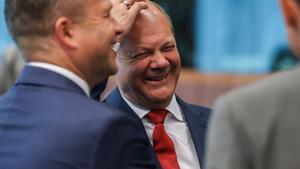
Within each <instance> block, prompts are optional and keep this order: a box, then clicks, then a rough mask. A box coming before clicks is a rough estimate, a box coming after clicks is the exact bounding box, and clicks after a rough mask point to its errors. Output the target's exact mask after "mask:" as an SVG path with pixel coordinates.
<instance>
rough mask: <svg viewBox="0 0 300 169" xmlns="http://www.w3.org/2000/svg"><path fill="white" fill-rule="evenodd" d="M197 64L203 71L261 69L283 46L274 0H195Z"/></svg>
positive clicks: (284, 41) (284, 38)
mask: <svg viewBox="0 0 300 169" xmlns="http://www.w3.org/2000/svg"><path fill="white" fill-rule="evenodd" d="M197 9H198V10H197V12H196V17H195V19H196V22H195V23H196V29H195V30H196V31H195V33H196V56H195V61H196V65H197V68H198V69H199V70H201V71H205V72H231V73H232V72H233V73H264V72H268V71H269V69H270V64H271V63H272V60H273V57H274V54H275V53H276V51H277V50H278V48H281V47H282V46H286V43H287V42H286V36H285V30H284V26H283V18H282V16H281V14H280V8H279V1H278V0H198V2H197Z"/></svg>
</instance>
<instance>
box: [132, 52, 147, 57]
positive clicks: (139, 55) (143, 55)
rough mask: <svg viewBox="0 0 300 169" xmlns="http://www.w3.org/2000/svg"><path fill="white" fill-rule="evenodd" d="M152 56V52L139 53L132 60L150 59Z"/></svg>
mask: <svg viewBox="0 0 300 169" xmlns="http://www.w3.org/2000/svg"><path fill="white" fill-rule="evenodd" d="M150 54H151V53H150V52H142V53H137V54H135V55H133V56H132V58H134V59H143V58H146V57H148V56H149V55H150Z"/></svg>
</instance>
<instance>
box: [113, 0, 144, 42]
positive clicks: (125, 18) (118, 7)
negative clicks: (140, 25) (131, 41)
mask: <svg viewBox="0 0 300 169" xmlns="http://www.w3.org/2000/svg"><path fill="white" fill-rule="evenodd" d="M111 3H112V5H113V7H112V9H111V12H110V13H111V16H112V17H113V18H114V19H115V20H116V21H117V22H118V23H119V24H120V25H121V26H122V28H123V29H124V32H123V33H122V34H121V35H119V37H118V41H121V40H122V38H123V37H124V36H126V35H127V34H128V33H129V32H130V30H131V27H132V25H133V23H134V21H135V19H136V17H137V15H138V14H139V12H140V11H141V10H143V9H147V8H148V5H147V3H146V0H111Z"/></svg>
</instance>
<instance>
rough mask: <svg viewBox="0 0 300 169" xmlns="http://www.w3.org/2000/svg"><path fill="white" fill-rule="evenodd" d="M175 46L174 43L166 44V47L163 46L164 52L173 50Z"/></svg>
mask: <svg viewBox="0 0 300 169" xmlns="http://www.w3.org/2000/svg"><path fill="white" fill-rule="evenodd" d="M174 48H175V46H174V45H172V46H166V47H164V48H163V51H164V52H171V51H172V50H173V49H174Z"/></svg>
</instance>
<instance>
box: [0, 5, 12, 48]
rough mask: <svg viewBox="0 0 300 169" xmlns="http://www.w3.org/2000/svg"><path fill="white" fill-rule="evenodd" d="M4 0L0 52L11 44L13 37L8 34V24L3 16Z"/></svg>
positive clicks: (0, 9)
mask: <svg viewBox="0 0 300 169" xmlns="http://www.w3.org/2000/svg"><path fill="white" fill-rule="evenodd" d="M3 7H4V0H0V53H2V51H3V49H4V48H5V47H7V45H9V44H11V43H12V41H11V38H10V36H9V35H8V32H7V29H6V24H5V21H4V16H3Z"/></svg>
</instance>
